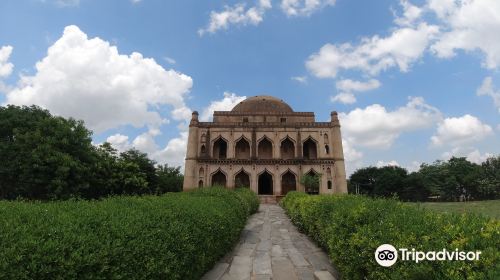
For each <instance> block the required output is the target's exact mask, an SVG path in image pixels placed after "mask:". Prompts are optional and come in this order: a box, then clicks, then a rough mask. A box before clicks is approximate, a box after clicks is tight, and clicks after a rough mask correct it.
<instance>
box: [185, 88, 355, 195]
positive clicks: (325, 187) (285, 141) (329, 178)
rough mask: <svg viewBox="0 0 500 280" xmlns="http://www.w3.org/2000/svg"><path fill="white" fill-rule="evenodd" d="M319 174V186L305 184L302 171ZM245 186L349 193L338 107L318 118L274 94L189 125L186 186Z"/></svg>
mask: <svg viewBox="0 0 500 280" xmlns="http://www.w3.org/2000/svg"><path fill="white" fill-rule="evenodd" d="M305 174H311V175H313V174H320V175H321V180H320V187H319V190H305V187H304V186H303V185H302V184H300V178H301V176H304V175H305ZM216 184H218V185H223V186H226V187H229V188H234V187H237V186H247V187H250V188H251V189H252V190H253V191H255V192H256V193H258V194H260V195H275V196H278V195H285V194H286V193H287V192H288V191H291V190H297V191H308V192H319V193H346V192H347V183H346V174H345V165H344V154H343V150H342V137H341V134H340V123H339V120H338V118H337V113H336V112H332V113H331V121H330V122H316V121H315V117H314V113H312V112H294V111H293V110H292V108H291V107H290V106H289V105H288V104H286V103H285V102H283V101H282V100H279V99H277V98H274V97H271V96H255V97H251V98H248V99H246V100H244V101H242V102H240V103H239V104H238V105H236V106H235V107H234V108H233V110H231V111H216V112H214V115H213V121H212V122H200V121H198V112H196V111H195V112H193V114H192V119H191V123H190V125H189V137H188V146H187V154H186V164H185V174H184V190H190V189H194V188H198V187H204V186H211V185H216Z"/></svg>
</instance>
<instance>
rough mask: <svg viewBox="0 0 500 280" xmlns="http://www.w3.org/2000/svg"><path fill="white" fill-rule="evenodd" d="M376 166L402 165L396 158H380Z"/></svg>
mask: <svg viewBox="0 0 500 280" xmlns="http://www.w3.org/2000/svg"><path fill="white" fill-rule="evenodd" d="M375 166H377V167H384V166H400V165H399V163H398V162H397V161H395V160H391V161H383V160H379V161H377V163H376V164H375Z"/></svg>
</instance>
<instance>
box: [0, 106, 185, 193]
mask: <svg viewBox="0 0 500 280" xmlns="http://www.w3.org/2000/svg"><path fill="white" fill-rule="evenodd" d="M91 136H92V132H91V131H90V130H88V129H87V128H86V127H85V126H84V123H83V121H78V120H74V119H71V118H70V119H65V118H62V117H57V116H52V115H51V114H50V112H49V111H47V110H43V109H41V108H39V107H37V106H31V107H26V106H23V107H18V106H12V105H9V106H7V107H0V199H16V198H27V199H39V200H50V199H68V198H72V197H77V198H85V199H95V198H100V197H104V196H109V195H135V194H137V195H141V194H161V193H165V192H169V191H181V190H182V182H183V176H182V174H181V172H180V168H179V167H175V168H174V167H169V166H167V165H156V162H155V161H153V160H151V159H149V158H148V156H147V154H145V153H142V152H140V151H138V150H135V149H131V150H128V151H125V152H122V153H118V152H117V150H116V149H114V148H113V147H111V145H110V144H109V143H103V144H101V145H99V146H95V145H93V144H92V138H91Z"/></svg>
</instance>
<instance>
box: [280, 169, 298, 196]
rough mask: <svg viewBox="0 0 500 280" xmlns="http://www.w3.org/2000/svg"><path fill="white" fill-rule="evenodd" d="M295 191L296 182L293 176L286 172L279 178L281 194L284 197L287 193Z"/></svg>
mask: <svg viewBox="0 0 500 280" xmlns="http://www.w3.org/2000/svg"><path fill="white" fill-rule="evenodd" d="M295 190H297V180H296V179H295V174H293V173H292V172H291V171H290V170H288V171H287V172H286V173H285V174H283V176H281V194H282V195H286V194H287V193H288V192H289V191H295Z"/></svg>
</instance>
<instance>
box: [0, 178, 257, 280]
mask: <svg viewBox="0 0 500 280" xmlns="http://www.w3.org/2000/svg"><path fill="white" fill-rule="evenodd" d="M257 207H258V200H257V198H256V195H255V194H254V193H253V192H251V191H250V190H244V189H242V190H237V191H230V190H226V189H221V188H205V189H200V190H197V191H193V192H189V193H169V194H166V195H163V196H143V197H114V198H109V199H105V200H101V201H62V202H48V203H41V202H12V201H10V202H9V201H0V213H1V215H0V279H199V278H200V277H201V276H202V275H203V274H204V273H205V272H206V271H207V270H209V269H211V268H212V266H213V265H214V264H215V263H216V262H217V261H218V260H219V259H220V258H221V257H222V256H224V254H225V253H227V252H228V251H229V250H231V249H232V247H233V245H234V243H235V242H236V241H237V240H238V238H239V236H240V232H241V230H242V229H243V227H244V225H245V222H246V219H247V217H248V215H249V214H251V213H252V212H254V211H255V210H256V208H257Z"/></svg>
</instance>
